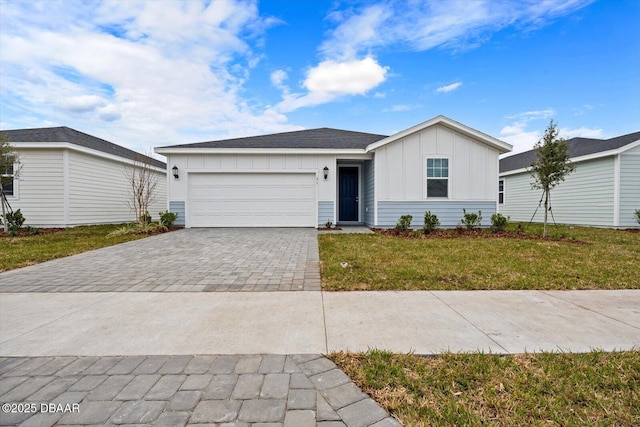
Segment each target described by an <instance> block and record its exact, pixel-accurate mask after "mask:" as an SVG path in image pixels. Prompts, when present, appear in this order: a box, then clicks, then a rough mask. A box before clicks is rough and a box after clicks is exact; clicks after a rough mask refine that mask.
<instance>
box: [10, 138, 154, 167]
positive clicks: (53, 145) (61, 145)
mask: <svg viewBox="0 0 640 427" xmlns="http://www.w3.org/2000/svg"><path fill="white" fill-rule="evenodd" d="M11 145H13V146H14V147H15V148H16V149H18V150H19V149H21V148H42V149H61V150H63V149H67V150H74V151H78V152H80V153H84V154H89V155H92V156H96V157H102V158H104V159H109V160H114V161H116V162H120V163H124V164H127V165H132V164H134V163H135V162H134V161H133V160H131V159H126V158H124V157H120V156H114V155H113V154H109V153H105V152H103V151H99V150H93V149H91V148H87V147H83V146H81V145H77V144H72V143H70V142H12V143H11ZM149 166H150V167H151V169H152V170H155V171H157V172H161V173H163V174H164V173H166V172H167V171H166V170H165V169H162V168H159V167H157V166H153V165H149Z"/></svg>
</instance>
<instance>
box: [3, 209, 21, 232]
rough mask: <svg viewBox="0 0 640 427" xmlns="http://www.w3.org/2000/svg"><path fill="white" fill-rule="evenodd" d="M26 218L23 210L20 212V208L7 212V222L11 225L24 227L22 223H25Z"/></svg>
mask: <svg viewBox="0 0 640 427" xmlns="http://www.w3.org/2000/svg"><path fill="white" fill-rule="evenodd" d="M24 221H25V218H24V215H22V212H20V209H18V210H16V211H15V212H9V213H7V223H8V224H9V226H11V225H14V226H15V227H16V228H18V229H19V228H22V224H24Z"/></svg>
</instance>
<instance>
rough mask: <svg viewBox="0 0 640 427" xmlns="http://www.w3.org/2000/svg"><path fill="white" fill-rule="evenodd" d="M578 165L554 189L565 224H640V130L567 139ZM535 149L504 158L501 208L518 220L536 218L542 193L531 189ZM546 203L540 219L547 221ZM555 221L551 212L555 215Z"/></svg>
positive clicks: (554, 202)
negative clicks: (637, 218)
mask: <svg viewBox="0 0 640 427" xmlns="http://www.w3.org/2000/svg"><path fill="white" fill-rule="evenodd" d="M567 144H568V146H569V156H570V157H571V161H572V162H573V163H574V164H575V166H576V170H575V171H574V172H573V173H571V174H569V175H568V176H567V177H566V180H565V181H564V182H562V183H560V185H558V186H557V187H555V188H553V189H552V190H551V212H552V213H553V217H554V218H555V221H556V222H557V223H560V224H574V225H588V226H598V227H637V226H638V223H637V222H636V221H635V219H634V211H635V210H636V209H640V132H635V133H631V134H628V135H622V136H619V137H616V138H611V139H605V140H603V139H592V138H572V139H570V140H568V141H567ZM534 159H535V153H534V152H533V150H532V151H527V152H524V153H519V154H515V155H513V156H509V157H505V158H503V159H501V160H500V180H499V191H500V195H499V198H500V200H499V201H500V203H499V210H500V212H501V213H502V214H503V215H505V216H507V215H508V216H510V217H511V220H512V221H526V222H528V221H530V220H531V218H532V216H533V214H534V212H535V211H536V208H537V207H538V206H539V202H540V199H541V197H542V190H534V189H532V188H531V182H532V177H531V175H530V174H529V173H528V172H527V168H528V167H529V166H531V163H532V162H533V161H534ZM543 215H544V204H543V205H542V206H541V207H540V208H539V209H538V212H537V214H536V217H535V218H534V221H536V222H542V217H543ZM549 221H551V217H550V218H549Z"/></svg>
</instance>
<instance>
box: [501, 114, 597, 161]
mask: <svg viewBox="0 0 640 427" xmlns="http://www.w3.org/2000/svg"><path fill="white" fill-rule="evenodd" d="M555 114H556V112H555V110H554V109H553V108H547V109H544V110H534V111H527V112H524V113H520V114H515V115H511V116H508V117H507V118H508V119H512V120H515V121H513V122H512V123H511V124H508V125H506V126H504V127H503V128H502V130H500V138H501V139H502V140H504V141H506V142H508V143H509V144H511V145H513V151H512V152H511V153H509V154H516V153H520V152H523V151H528V150H531V149H532V148H533V146H534V145H535V144H536V142H538V141H539V140H540V138H541V137H542V135H543V133H544V130H545V129H546V128H547V126H548V124H549V122H548V120H551V118H552V117H553V116H554V115H555ZM542 120H544V122H542ZM531 122H537V123H535V126H536V128H537V130H529V129H527V128H528V127H529V126H530V123H531ZM558 130H559V136H560V137H561V138H565V139H571V138H575V137H583V138H602V137H603V131H602V129H592V128H587V127H580V128H576V129H568V128H559V129H558Z"/></svg>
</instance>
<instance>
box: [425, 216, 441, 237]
mask: <svg viewBox="0 0 640 427" xmlns="http://www.w3.org/2000/svg"><path fill="white" fill-rule="evenodd" d="M439 226H440V220H439V219H438V216H437V215H436V214H432V213H431V211H426V212H425V213H424V226H423V229H424V233H425V234H429V233H431V232H432V231H434V230H435V229H436V228H438V227H439Z"/></svg>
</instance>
